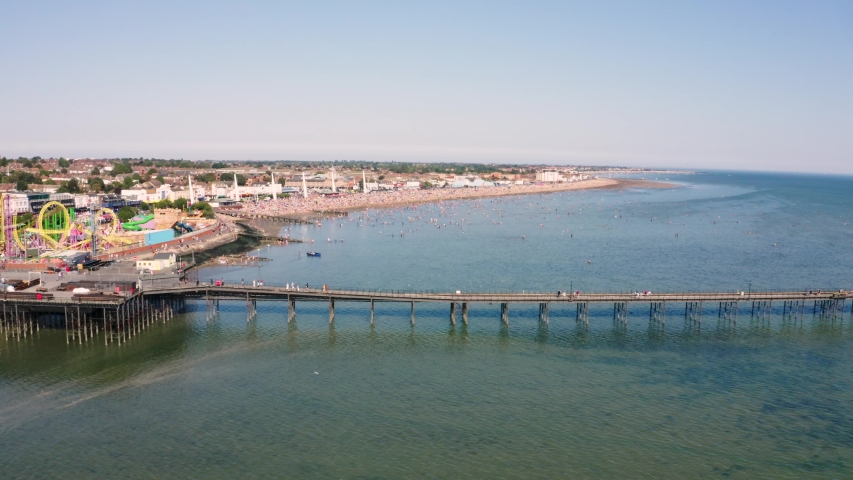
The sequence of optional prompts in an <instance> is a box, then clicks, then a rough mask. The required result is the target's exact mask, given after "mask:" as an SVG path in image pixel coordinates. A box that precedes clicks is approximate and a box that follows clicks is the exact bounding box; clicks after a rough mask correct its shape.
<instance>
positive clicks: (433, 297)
mask: <svg viewBox="0 0 853 480" xmlns="http://www.w3.org/2000/svg"><path fill="white" fill-rule="evenodd" d="M147 293H148V294H157V293H187V294H192V293H196V294H201V293H206V294H211V293H214V294H215V295H217V296H228V295H229V294H232V295H235V296H236V295H240V296H241V297H243V296H245V295H249V296H252V297H257V298H262V297H269V296H274V297H281V296H293V297H304V298H305V299H311V298H316V299H323V298H336V299H341V300H346V299H352V300H359V299H363V300H371V299H372V300H380V301H381V300H389V301H394V300H398V301H408V300H411V301H476V302H507V301H510V302H525V301H526V302H537V301H540V302H541V301H557V302H559V301H565V302H614V301H617V302H661V301H666V302H678V301H685V302H690V301H694V302H695V301H729V302H731V301H750V300H767V299H771V300H776V299H779V300H782V299H808V298H813V299H823V298H836V297H844V298H853V292H851V291H844V290H840V289H829V290H826V289H822V288H819V289H814V288H811V289H770V290H766V289H764V290H762V291H751V290H733V291H728V292H719V291H718V292H702V291H654V292H649V293H646V292H643V291H639V292H638V291H625V290H623V291H597V292H596V291H593V292H585V291H580V292H579V291H575V292H568V291H560V292H559V293H558V291H550V292H541V291H530V290H483V291H464V290H429V289H405V290H401V289H388V288H375V289H365V288H352V287H341V286H334V285H332V286H327V287H325V288H324V286H322V285H320V286H317V285H315V286H313V287H310V286H309V287H308V288H306V287H305V286H303V285H299V286H298V287H294V288H290V287H289V286H288V285H278V284H269V283H265V284H264V285H263V286H252V285H251V284H249V285H245V284H244V285H239V284H231V283H226V284H225V285H215V283H214V284H211V283H199V284H198V285H193V284H189V285H183V286H179V287H167V288H159V287H157V288H153V289H152V288H149V289H147Z"/></svg>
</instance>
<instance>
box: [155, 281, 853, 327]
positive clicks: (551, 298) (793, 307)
mask: <svg viewBox="0 0 853 480" xmlns="http://www.w3.org/2000/svg"><path fill="white" fill-rule="evenodd" d="M144 295H148V296H162V295H166V296H180V297H184V298H204V299H205V300H206V301H207V306H208V312H209V313H208V314H209V315H211V316H213V315H215V314H216V312H217V311H218V308H219V307H218V305H219V302H220V301H221V300H240V301H245V302H246V310H247V315H248V316H249V317H251V316H252V315H254V314H255V313H256V312H257V302H258V301H259V300H260V301H281V302H287V305H288V321H290V320H292V319H293V318H294V316H295V314H296V302H297V301H299V302H306V301H309V302H328V304H329V321H330V322H333V321H334V318H335V302H365V303H369V304H370V320H371V323H372V322H373V319H374V304H375V303H376V302H398V303H400V302H404V303H409V304H411V312H412V316H411V322H412V324H414V322H415V304H417V303H447V304H449V305H450V321H451V323H456V312H457V310H461V314H462V321H463V322H464V323H466V324H467V323H468V311H469V305H471V304H484V303H489V304H493V303H498V304H500V307H501V310H500V312H501V313H500V318H501V321H502V322H503V323H508V322H509V308H510V304H518V303H522V304H531V303H535V304H539V319H540V321H544V322H548V320H549V312H550V309H551V305H552V304H558V305H559V304H573V305H574V306H575V308H576V319H577V320H578V321H583V322H585V323H588V322H589V308H590V305H594V304H613V318H614V321H618V322H620V323H623V324H624V323H627V321H628V313H629V310H630V306H631V305H635V304H646V305H648V308H649V318H650V319H651V320H653V321H658V322H662V323H665V322H666V316H667V311H668V310H669V311H670V312H672V313H675V311H677V310H680V309H679V308H678V306H680V304H682V303H683V304H684V317H685V318H686V319H689V320H691V321H698V322H701V321H702V316H703V313H704V312H705V310H706V304H712V305H711V306H710V307H708V308H707V310H710V311H714V310H716V312H717V314H718V317H719V318H724V319H727V320H731V321H734V322H736V321H737V315H738V313H739V312H740V311H741V310H743V307H742V305H749V306H750V315H751V316H753V317H754V316H756V315H758V316H760V317H765V318H767V317H769V315H770V314H771V313H772V312H773V302H776V303H777V306H778V304H779V303H781V304H782V314H783V316H788V317H791V318H798V319H802V318H803V316H804V315H805V314H806V312H807V311H808V310H811V311H812V313H814V314H815V315H820V316H822V317H832V318H836V317H838V316H843V314H844V311H845V308H846V303H847V299H853V292H843V291H842V292H823V291H818V292H814V291H812V292H809V291H774V292H749V293H747V292H708V293H705V292H685V293H658V294H641V293H574V294H572V293H568V292H567V293H563V292H559V293H537V292H531V293H527V292H523V293H512V292H509V293H495V292H488V293H477V292H469V293H462V292H417V291H401V290H341V289H326V288H313V289H310V288H309V289H303V288H301V287H300V288H298V289H291V288H289V287H278V286H263V287H246V286H238V285H233V286H230V285H228V286H214V285H184V286H178V287H171V288H158V289H156V290H148V291H146V292H144ZM714 306H716V307H717V308H716V309H714V308H713V307H714ZM851 313H853V302H851Z"/></svg>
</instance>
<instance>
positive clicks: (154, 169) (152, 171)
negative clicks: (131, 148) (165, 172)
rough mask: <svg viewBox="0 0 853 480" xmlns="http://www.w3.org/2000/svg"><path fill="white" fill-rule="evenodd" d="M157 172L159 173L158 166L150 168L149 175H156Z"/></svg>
mask: <svg viewBox="0 0 853 480" xmlns="http://www.w3.org/2000/svg"><path fill="white" fill-rule="evenodd" d="M156 174H157V169H156V168H149V169H148V175H156Z"/></svg>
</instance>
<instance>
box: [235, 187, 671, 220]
mask: <svg viewBox="0 0 853 480" xmlns="http://www.w3.org/2000/svg"><path fill="white" fill-rule="evenodd" d="M674 186H675V185H674V184H671V183H664V182H655V181H649V180H628V179H625V180H623V179H612V178H594V179H591V180H584V181H580V182H571V183H554V184H534V185H510V186H497V187H477V188H435V189H423V190H394V191H382V192H380V191H374V192H369V193H352V194H344V195H341V196H323V195H310V196H309V197H308V198H303V197H302V196H301V195H292V196H290V197H289V198H283V199H274V200H268V201H263V202H256V203H246V204H244V205H243V206H242V208H241V209H240V210H239V211H240V213H241V214H247V215H270V216H300V217H302V218H304V217H305V216H309V215H315V214H323V213H338V212H345V211H351V210H361V209H365V208H384V207H394V206H402V205H414V204H422V203H433V202H442V201H448V200H450V201H452V200H464V199H472V198H490V197H502V196H508V195H528V194H543V193H555V192H564V191H572V190H591V189H629V188H672V187H674Z"/></svg>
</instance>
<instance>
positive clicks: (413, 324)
mask: <svg viewBox="0 0 853 480" xmlns="http://www.w3.org/2000/svg"><path fill="white" fill-rule="evenodd" d="M412 326H413V327H414V326H415V302H412Z"/></svg>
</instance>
